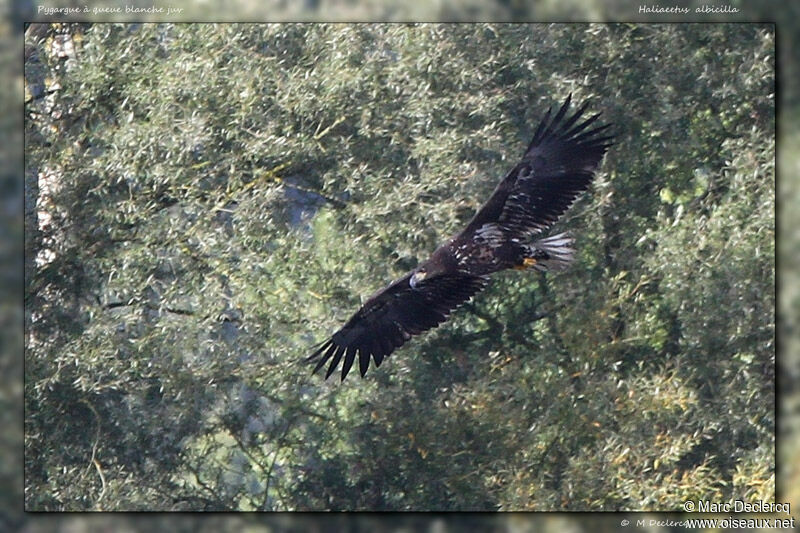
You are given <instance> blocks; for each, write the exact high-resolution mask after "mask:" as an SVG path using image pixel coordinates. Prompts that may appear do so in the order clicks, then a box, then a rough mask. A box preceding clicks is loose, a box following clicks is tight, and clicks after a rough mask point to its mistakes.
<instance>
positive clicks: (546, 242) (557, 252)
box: [524, 233, 575, 272]
mask: <svg viewBox="0 0 800 533" xmlns="http://www.w3.org/2000/svg"><path fill="white" fill-rule="evenodd" d="M574 242H575V241H574V239H573V238H572V237H570V236H569V235H568V234H567V233H559V234H558V235H552V236H550V237H547V238H545V239H539V240H537V241H534V242H533V243H532V244H529V245H527V246H526V253H525V260H524V264H525V266H529V267H530V268H534V269H536V270H539V271H540V272H557V271H559V270H564V269H565V268H567V266H569V264H570V263H571V262H572V260H573V259H574V257H575V250H574V249H573V248H572V244H573V243H574Z"/></svg>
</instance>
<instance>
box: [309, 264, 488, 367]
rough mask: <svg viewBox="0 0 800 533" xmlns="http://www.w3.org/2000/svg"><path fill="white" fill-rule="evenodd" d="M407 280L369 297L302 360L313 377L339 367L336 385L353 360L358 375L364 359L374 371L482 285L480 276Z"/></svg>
mask: <svg viewBox="0 0 800 533" xmlns="http://www.w3.org/2000/svg"><path fill="white" fill-rule="evenodd" d="M410 277H411V275H410V274H408V275H406V276H404V277H403V278H401V279H399V280H397V281H395V282H394V283H392V284H391V285H389V286H388V287H387V288H385V289H383V290H382V291H379V292H378V293H377V294H375V295H374V296H372V297H371V298H370V299H369V300H367V302H366V303H365V304H364V305H363V306H362V307H361V309H359V310H358V311H357V312H356V313H355V314H354V315H353V316H352V317H351V318H350V320H348V321H347V323H346V324H345V325H344V326H343V327H342V328H341V329H340V330H339V331H337V332H336V333H334V334H333V336H331V338H330V339H328V340H327V341H326V342H324V343H322V344H321V345H319V347H318V348H317V349H316V350H315V351H314V353H313V354H311V356H310V357H308V361H312V362H313V361H316V366H315V367H314V372H317V371H318V370H320V369H321V368H322V367H324V366H325V365H326V364H328V369H327V371H326V373H325V378H326V379H327V378H328V377H330V376H331V374H333V372H334V371H335V370H336V368H337V367H338V366H339V363H340V362H343V364H342V380H344V378H345V377H346V376H347V374H348V372H350V369H351V368H352V366H353V363H354V362H355V360H356V356H358V366H359V372H360V373H361V375H362V376H364V375H365V374H366V373H367V369H368V367H369V361H370V358H371V359H373V360H374V361H375V366H380V364H381V363H382V362H383V360H384V358H385V357H386V356H388V355H389V354H391V353H392V352H393V351H394V350H395V349H397V348H399V347H400V346H402V345H403V344H404V343H405V342H406V341H407V340H408V339H410V338H411V337H412V336H413V335H418V334H420V333H422V332H424V331H427V330H429V329H431V328H435V327H436V326H438V325H439V324H441V323H442V322H444V321H445V320H447V319H448V318H449V316H450V313H451V312H452V311H453V309H455V308H456V307H458V306H459V305H461V304H463V303H464V302H466V301H467V300H469V299H470V298H471V297H472V296H473V295H474V294H475V293H477V292H478V291H480V290H481V289H483V288H484V287H485V286H486V283H487V279H486V278H485V277H482V276H471V275H468V274H461V273H453V274H448V275H443V276H436V277H435V278H431V279H429V280H425V281H423V282H421V283H418V284H417V286H416V287H415V288H411V286H410V285H409V279H410Z"/></svg>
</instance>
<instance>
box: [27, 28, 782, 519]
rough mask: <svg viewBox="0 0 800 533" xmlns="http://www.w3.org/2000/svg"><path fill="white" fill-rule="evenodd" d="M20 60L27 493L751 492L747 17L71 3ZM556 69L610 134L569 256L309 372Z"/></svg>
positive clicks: (760, 235) (483, 182) (763, 53)
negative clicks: (338, 366)
mask: <svg viewBox="0 0 800 533" xmlns="http://www.w3.org/2000/svg"><path fill="white" fill-rule="evenodd" d="M29 52H30V54H29V55H28V53H29ZM26 56H27V58H26V101H27V104H26V198H27V200H28V201H27V204H26V206H27V211H26V231H27V239H26V252H27V253H26V260H27V261H26V276H27V281H26V315H25V317H26V332H27V338H26V345H27V352H26V367H25V378H26V380H25V401H26V424H25V432H26V438H25V445H26V455H25V468H26V495H25V501H26V506H27V509H28V510H88V509H103V510H134V509H164V510H174V509H187V510H197V509H206V510H212V509H213V510H216V509H242V510H250V509H275V510H285V509H289V510H307V509H397V510H401V509H414V510H490V509H491V510H493V509H499V510H517V509H530V510H617V509H634V510H640V509H648V510H673V509H679V506H680V505H681V504H682V503H683V502H684V501H685V500H687V499H699V498H702V499H710V500H713V501H727V500H730V499H743V500H772V499H773V498H774V485H775V479H774V476H775V446H774V431H775V417H774V414H775V411H774V409H775V407H774V406H775V404H774V402H775V397H774V379H775V357H774V355H775V344H774V328H775V324H774V312H775V292H774V287H775V277H774V273H775V264H774V253H775V248H774V242H775V224H774V216H775V213H774V202H775V180H774V162H775V161H774V156H775V150H774V132H775V121H774V61H775V53H774V33H773V31H772V27H771V26H759V25H739V24H737V25H702V24H694V25H655V26H642V25H556V26H545V25H444V26H440V25H359V26H348V25H330V26H328V25H316V26H302V25H98V26H86V27H79V28H75V27H71V28H70V31H68V32H65V33H64V34H63V35H61V36H57V35H56V36H51V37H49V38H48V39H45V40H43V41H42V42H41V44H40V45H39V46H38V47H35V48H31V49H30V50H27V49H26ZM570 92H572V93H573V94H574V97H575V99H576V100H578V101H582V100H584V99H586V98H591V100H592V105H591V107H592V109H595V110H602V111H603V112H604V118H605V120H607V121H611V122H613V123H615V124H616V132H617V135H618V140H617V144H616V145H615V146H614V147H613V148H612V150H611V151H610V153H609V155H608V157H607V158H606V161H605V163H604V166H603V170H602V172H601V174H600V176H599V178H598V180H597V182H596V184H595V186H594V188H593V189H592V190H591V191H590V193H588V194H587V195H585V196H584V197H583V198H582V199H581V200H580V201H579V202H578V203H577V204H576V205H575V206H574V208H573V209H572V210H571V211H570V212H569V214H568V216H567V217H566V218H565V220H564V221H563V222H562V225H561V226H560V227H563V228H565V229H566V228H568V229H570V230H571V231H572V232H573V233H574V234H575V236H576V237H577V244H578V247H579V254H578V259H577V262H576V264H575V265H574V266H573V267H572V268H571V269H570V270H569V271H567V272H566V273H562V274H558V275H555V276H544V275H521V274H520V273H515V272H514V273H508V274H507V275H500V276H498V277H496V279H495V281H494V283H493V285H492V287H491V288H490V289H489V290H488V291H486V292H485V293H483V294H481V295H480V296H478V297H477V298H476V299H475V300H474V302H473V303H472V304H471V305H469V306H467V307H465V308H463V309H462V310H461V311H460V312H459V313H457V314H456V315H454V318H453V320H451V321H450V322H449V323H448V324H447V325H445V326H444V327H441V328H440V329H438V330H436V331H434V332H432V333H430V334H427V335H425V336H424V337H422V338H420V339H419V340H417V341H416V342H414V343H412V344H410V345H408V347H405V348H403V349H402V350H400V351H398V352H397V353H396V354H394V355H392V356H391V357H390V358H389V359H388V360H387V361H386V362H385V363H384V364H383V366H382V367H381V368H380V369H378V370H376V371H373V372H371V373H370V374H369V377H368V379H366V380H363V381H362V380H357V379H349V380H348V381H347V382H346V383H345V384H343V385H340V384H338V383H336V382H334V381H331V382H323V381H321V380H320V379H319V377H318V376H315V377H312V376H309V374H308V371H309V368H308V367H307V366H304V365H303V364H301V363H300V362H299V361H300V360H301V359H302V357H303V356H304V355H306V354H307V353H308V350H309V348H310V346H311V345H312V344H313V343H314V342H315V341H318V340H321V339H322V338H323V337H324V336H325V335H327V334H329V333H330V332H331V331H333V330H334V329H335V328H336V327H337V326H338V325H339V324H340V322H341V321H342V320H343V319H346V318H347V316H348V315H349V313H350V312H352V311H353V310H354V309H355V308H356V307H357V306H358V305H359V303H360V301H361V298H362V297H365V296H367V295H368V294H369V293H371V292H372V291H373V290H375V289H376V288H378V287H380V286H382V285H383V284H385V283H386V282H388V281H389V280H390V279H392V278H393V277H396V276H398V275H400V274H402V273H403V272H405V271H406V270H408V269H409V268H412V267H413V266H414V265H415V264H416V262H417V261H419V260H422V259H424V256H426V254H427V253H429V252H430V251H431V250H433V249H434V247H435V246H436V245H437V244H438V243H440V242H441V241H442V240H444V239H445V238H447V237H448V236H449V235H451V234H452V233H454V232H456V231H458V230H459V229H460V228H461V227H462V226H463V224H464V223H465V222H466V221H467V220H468V218H469V217H470V216H471V214H472V213H473V212H474V210H475V209H477V207H478V206H479V205H480V204H481V203H482V201H483V200H485V199H486V198H487V197H488V194H489V193H490V192H491V190H492V188H493V187H494V185H495V184H496V182H497V180H498V179H499V178H500V177H501V176H502V175H503V173H504V172H505V171H507V169H508V168H509V166H510V165H512V164H513V162H514V160H515V159H516V158H517V157H518V156H519V154H520V153H521V151H522V150H523V148H524V145H525V144H526V143H527V141H528V140H529V136H530V135H531V134H532V131H533V128H534V127H535V125H536V123H537V121H538V120H539V118H540V116H541V114H542V113H543V112H544V110H545V109H546V108H547V107H548V106H550V105H555V104H558V103H560V102H561V101H562V100H563V98H564V97H565V96H566V94H567V93H570Z"/></svg>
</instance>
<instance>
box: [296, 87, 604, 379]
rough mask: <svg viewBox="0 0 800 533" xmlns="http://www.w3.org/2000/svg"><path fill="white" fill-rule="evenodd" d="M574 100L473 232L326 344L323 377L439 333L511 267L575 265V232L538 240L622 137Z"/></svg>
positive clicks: (534, 144)
mask: <svg viewBox="0 0 800 533" xmlns="http://www.w3.org/2000/svg"><path fill="white" fill-rule="evenodd" d="M570 101H571V95H570V96H569V97H567V100H566V101H565V102H564V104H563V105H562V106H561V108H560V109H559V110H558V111H557V112H556V114H555V116H553V117H552V119H551V110H548V111H547V114H546V115H545V116H544V118H543V119H542V121H541V122H540V123H539V126H538V127H537V129H536V132H535V133H534V135H533V139H532V140H531V142H530V144H529V145H528V148H527V150H526V151H525V154H524V155H523V157H522V160H521V161H520V162H519V163H518V164H517V165H516V166H515V167H514V168H513V169H512V170H511V171H510V172H509V173H508V174H507V175H506V177H505V178H504V179H503V180H502V181H501V182H500V183H499V184H498V185H497V187H496V188H495V190H494V192H493V193H492V195H491V197H490V198H489V200H488V201H487V202H486V204H484V206H483V207H482V208H481V209H480V210H479V211H478V212H477V213H476V214H475V216H474V217H473V218H472V220H471V221H470V222H469V224H467V227H466V228H465V229H464V231H462V232H461V233H459V234H458V235H456V236H455V237H453V238H452V239H450V240H449V241H447V242H446V243H445V244H444V245H442V246H440V247H439V248H438V249H436V251H434V252H433V254H432V255H431V257H430V259H428V260H427V261H425V262H424V263H422V264H421V265H419V266H418V267H417V268H416V269H415V270H413V271H412V272H409V273H408V274H406V275H405V276H403V277H402V278H400V279H398V280H397V281H395V282H393V283H392V284H390V285H389V286H388V287H386V288H385V289H382V290H380V291H378V292H376V293H375V294H374V295H372V296H371V297H370V298H369V299H368V300H367V301H366V302H365V303H364V305H362V306H361V309H359V310H358V311H357V312H356V313H355V314H354V315H353V316H352V317H351V318H350V320H348V321H347V323H345V325H344V326H342V328H341V329H340V330H339V331H337V332H336V333H334V334H333V336H332V337H331V338H330V339H328V340H327V341H325V342H323V343H321V344H320V345H318V346H317V348H316V350H315V351H314V353H312V354H311V356H309V357H308V359H307V360H308V361H311V362H316V366H315V367H314V372H317V371H318V370H320V369H321V368H322V367H323V366H325V365H326V364H328V362H330V364H329V365H328V369H327V371H326V374H325V377H326V378H328V377H330V375H331V374H332V373H333V372H334V371H335V370H336V368H337V367H338V365H339V363H340V362H343V364H342V380H344V378H345V377H346V376H347V374H348V372H349V371H350V369H351V368H352V366H353V364H354V362H355V360H356V357H357V358H358V363H359V371H360V373H361V375H362V376H364V375H365V374H366V372H367V368H368V367H369V361H370V359H373V360H374V361H375V366H379V365H380V364H381V363H382V362H383V360H384V358H385V357H386V356H388V355H389V354H391V353H392V352H393V351H394V350H395V349H397V348H399V347H400V346H402V345H403V344H404V343H405V342H406V341H407V340H409V339H410V338H411V337H412V336H413V335H418V334H420V333H422V332H424V331H427V330H429V329H431V328H435V327H436V326H438V325H439V324H441V323H442V322H444V321H445V320H447V319H448V318H449V316H450V313H451V312H452V311H453V310H454V309H455V308H457V307H458V306H460V305H461V304H463V303H464V302H466V301H468V300H469V299H470V298H472V296H473V295H474V294H475V293H477V292H478V291H480V290H481V289H483V288H484V287H485V286H486V284H487V283H488V281H489V278H488V276H489V275H490V274H492V273H494V272H498V271H500V270H505V269H508V268H518V269H527V268H534V269H537V270H541V271H552V270H560V269H563V268H565V267H566V266H567V265H568V264H569V263H570V261H571V260H572V256H573V250H572V248H571V244H572V239H571V238H569V237H568V236H566V234H563V233H561V234H558V235H553V236H551V237H548V238H543V239H538V240H535V241H531V238H532V237H533V236H535V235H537V234H539V233H542V232H544V231H546V230H547V229H549V228H550V227H551V226H552V225H553V224H555V222H556V221H557V220H558V219H559V217H561V215H562V214H563V213H564V212H565V211H566V210H567V208H568V207H569V206H570V205H572V203H573V202H574V201H575V199H576V198H577V197H578V195H579V194H580V193H581V192H583V191H585V190H586V189H587V188H588V187H589V184H590V183H591V181H592V178H593V177H594V173H595V171H596V170H597V168H598V166H599V165H600V162H601V161H602V159H603V155H604V154H605V153H606V150H607V149H608V147H609V146H610V145H611V140H612V137H611V136H610V135H604V132H606V130H607V128H609V127H610V124H609V125H605V126H599V127H594V128H590V126H592V125H593V124H594V123H595V122H596V121H597V119H598V117H599V116H600V114H599V113H598V114H596V115H592V116H591V117H589V118H587V119H585V120H583V121H582V122H581V118H582V117H583V114H584V111H585V110H586V107H587V104H584V105H583V106H582V107H581V108H580V109H578V110H577V111H575V112H574V113H573V114H571V115H569V116H568V113H567V111H568V110H569V106H570Z"/></svg>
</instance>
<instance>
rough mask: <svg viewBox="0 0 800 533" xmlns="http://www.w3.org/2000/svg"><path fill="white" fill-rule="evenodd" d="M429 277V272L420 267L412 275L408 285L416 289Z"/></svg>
mask: <svg viewBox="0 0 800 533" xmlns="http://www.w3.org/2000/svg"><path fill="white" fill-rule="evenodd" d="M427 276H428V270H427V269H426V268H425V267H419V268H418V269H416V270H415V271H414V273H413V274H411V279H409V280H408V284H409V285H411V288H412V289H416V288H417V285H418V284H419V283H421V282H422V281H423V280H424V279H425V278H426V277H427Z"/></svg>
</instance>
